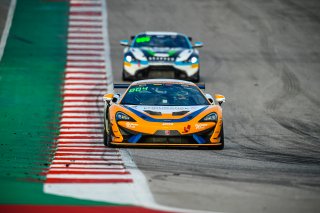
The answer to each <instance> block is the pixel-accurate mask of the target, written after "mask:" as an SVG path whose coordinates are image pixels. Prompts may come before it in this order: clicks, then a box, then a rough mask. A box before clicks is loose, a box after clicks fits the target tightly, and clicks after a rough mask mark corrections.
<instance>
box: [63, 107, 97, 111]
mask: <svg viewBox="0 0 320 213" xmlns="http://www.w3.org/2000/svg"><path fill="white" fill-rule="evenodd" d="M62 109H63V111H80V112H85V111H92V110H94V111H97V110H98V111H101V112H103V111H102V108H95V107H63V108H62Z"/></svg>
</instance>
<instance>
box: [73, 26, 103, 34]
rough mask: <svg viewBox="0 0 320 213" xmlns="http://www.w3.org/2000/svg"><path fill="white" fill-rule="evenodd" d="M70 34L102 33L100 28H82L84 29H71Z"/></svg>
mask: <svg viewBox="0 0 320 213" xmlns="http://www.w3.org/2000/svg"><path fill="white" fill-rule="evenodd" d="M68 32H98V33H101V32H102V31H101V29H99V28H82V27H70V28H69V29H68Z"/></svg>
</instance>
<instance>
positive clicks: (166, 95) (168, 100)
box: [120, 83, 209, 106]
mask: <svg viewBox="0 0 320 213" xmlns="http://www.w3.org/2000/svg"><path fill="white" fill-rule="evenodd" d="M120 104H123V105H148V106H194V105H209V102H208V100H207V99H206V98H205V97H204V95H203V94H202V93H201V91H200V90H199V89H198V88H197V87H196V86H194V85H188V84H170V83H161V84H141V85H134V86H131V87H130V88H129V89H128V91H127V92H126V94H125V95H124V97H123V99H122V100H121V103H120Z"/></svg>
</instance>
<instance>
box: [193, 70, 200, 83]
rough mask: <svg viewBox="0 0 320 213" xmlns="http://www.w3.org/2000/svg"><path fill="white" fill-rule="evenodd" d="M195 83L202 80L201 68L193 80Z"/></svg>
mask: <svg viewBox="0 0 320 213" xmlns="http://www.w3.org/2000/svg"><path fill="white" fill-rule="evenodd" d="M193 81H194V82H195V83H198V82H199V81H200V70H199V71H198V72H197V74H195V78H194V80H193Z"/></svg>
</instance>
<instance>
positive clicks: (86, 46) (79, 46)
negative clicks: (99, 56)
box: [68, 44, 101, 50]
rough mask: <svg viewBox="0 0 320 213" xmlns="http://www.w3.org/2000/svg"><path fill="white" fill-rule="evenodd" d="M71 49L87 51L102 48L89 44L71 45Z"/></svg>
mask: <svg viewBox="0 0 320 213" xmlns="http://www.w3.org/2000/svg"><path fill="white" fill-rule="evenodd" d="M68 47H69V48H81V49H83V50H85V49H95V48H98V49H99V48H101V45H88V44H71V45H69V46H68Z"/></svg>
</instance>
